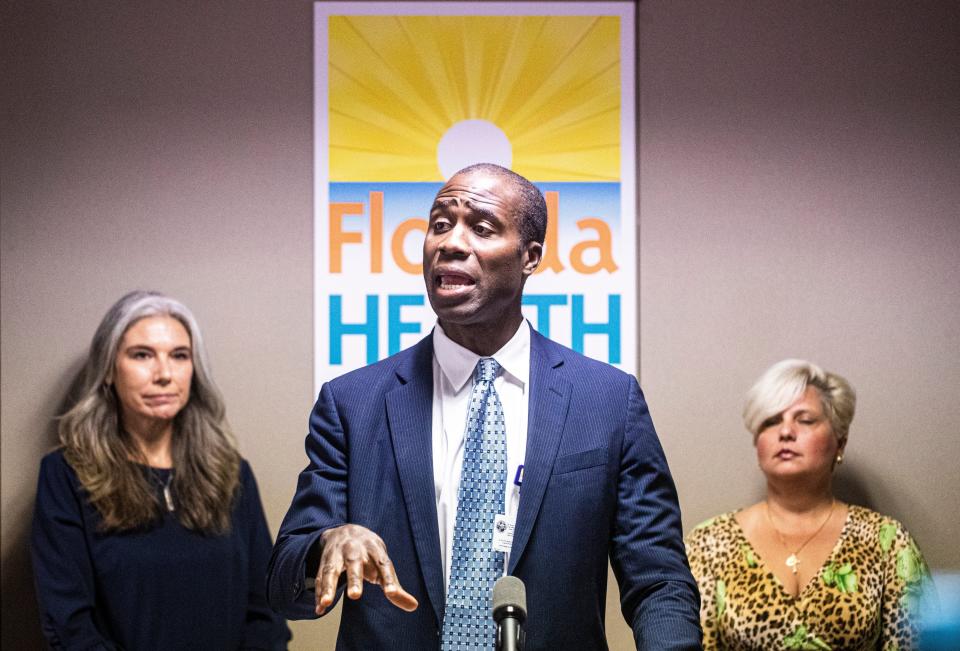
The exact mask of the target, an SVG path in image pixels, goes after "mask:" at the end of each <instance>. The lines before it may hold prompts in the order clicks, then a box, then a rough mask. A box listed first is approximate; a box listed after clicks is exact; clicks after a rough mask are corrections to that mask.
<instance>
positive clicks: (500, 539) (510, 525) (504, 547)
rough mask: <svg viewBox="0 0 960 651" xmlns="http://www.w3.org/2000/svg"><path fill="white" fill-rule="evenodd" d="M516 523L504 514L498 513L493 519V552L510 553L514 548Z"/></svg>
mask: <svg viewBox="0 0 960 651" xmlns="http://www.w3.org/2000/svg"><path fill="white" fill-rule="evenodd" d="M515 525H516V522H515V521H514V520H513V518H508V517H507V516H506V515H504V514H503V513H498V514H497V515H496V516H495V517H494V519H493V551H495V552H507V553H509V552H510V548H511V547H513V529H514V526H515Z"/></svg>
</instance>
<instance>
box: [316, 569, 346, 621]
mask: <svg viewBox="0 0 960 651" xmlns="http://www.w3.org/2000/svg"><path fill="white" fill-rule="evenodd" d="M342 573H343V561H342V560H339V559H338V560H337V561H332V559H327V561H326V562H325V563H323V562H322V563H321V564H320V570H319V571H318V572H317V584H316V588H315V589H316V594H317V609H316V612H317V615H322V614H323V613H324V612H326V610H327V608H329V607H330V605H331V604H332V603H333V600H334V598H335V597H336V596H337V582H338V581H339V580H340V575H341V574H342Z"/></svg>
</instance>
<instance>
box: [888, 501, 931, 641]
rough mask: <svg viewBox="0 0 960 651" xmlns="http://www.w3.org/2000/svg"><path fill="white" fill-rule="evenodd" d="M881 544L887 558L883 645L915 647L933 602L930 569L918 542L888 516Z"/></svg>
mask: <svg viewBox="0 0 960 651" xmlns="http://www.w3.org/2000/svg"><path fill="white" fill-rule="evenodd" d="M877 544H878V545H879V546H880V549H881V550H882V551H883V552H884V558H885V559H886V567H885V575H886V576H885V582H884V590H883V599H882V602H881V613H880V616H881V622H882V627H883V628H882V631H883V642H882V645H881V646H882V648H884V649H898V650H899V651H905V650H907V649H915V648H917V646H918V644H919V638H920V631H919V625H920V621H921V617H922V614H923V610H924V608H926V607H928V604H929V603H931V601H930V599H929V598H928V597H930V596H931V595H932V592H931V590H932V581H931V579H930V570H929V569H928V568H927V563H926V561H924V560H923V555H922V554H921V553H920V549H919V548H918V547H917V543H916V542H915V541H914V540H913V538H912V537H911V536H910V534H909V533H907V531H906V530H905V529H904V528H903V527H902V526H901V525H900V524H899V523H897V522H894V521H891V520H887V521H885V522H884V523H883V524H881V525H880V526H879V527H878V531H877Z"/></svg>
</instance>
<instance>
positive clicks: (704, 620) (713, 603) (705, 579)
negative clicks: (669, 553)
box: [686, 526, 725, 651]
mask: <svg viewBox="0 0 960 651" xmlns="http://www.w3.org/2000/svg"><path fill="white" fill-rule="evenodd" d="M712 540H713V537H712V536H711V535H709V528H708V527H704V526H701V527H697V528H696V529H694V530H693V531H691V532H690V534H689V535H688V536H687V540H686V544H687V559H688V560H689V561H690V571H691V572H692V573H693V578H694V579H696V580H697V586H698V587H699V588H700V626H701V627H702V628H703V649H704V651H716V649H719V648H720V647H719V635H718V622H717V619H718V617H719V614H718V613H719V612H722V608H723V607H724V606H725V603H724V590H725V587H723V581H722V580H719V581H718V579H717V577H716V576H715V575H714V572H713V571H712V570H711V569H710V567H709V566H708V565H709V564H708V563H707V560H706V552H707V551H708V550H709V549H710V547H711V545H712ZM718 582H719V583H720V584H721V589H720V591H719V592H718V591H717V584H718ZM718 600H719V601H718Z"/></svg>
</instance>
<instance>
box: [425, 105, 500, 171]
mask: <svg viewBox="0 0 960 651" xmlns="http://www.w3.org/2000/svg"><path fill="white" fill-rule="evenodd" d="M474 163H496V164H497V165H501V166H503V167H506V168H509V167H510V165H511V164H512V163H513V147H512V146H511V145H510V139H509V138H507V134H505V133H504V132H503V131H502V130H501V129H500V127H498V126H497V125H495V124H493V123H492V122H488V121H487V120H463V121H461V122H457V123H456V124H455V125H453V126H452V127H450V128H449V129H447V132H446V133H445V134H443V137H442V138H440V142H439V143H438V144H437V165H438V166H439V167H440V174H442V175H443V178H444V180H446V179H449V178H450V177H451V176H453V175H454V174H455V173H456V172H457V171H458V170H461V169H463V168H464V167H466V166H467V165H473V164H474Z"/></svg>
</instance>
